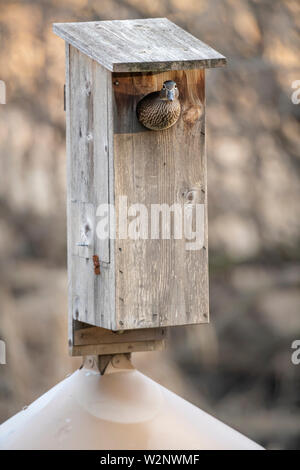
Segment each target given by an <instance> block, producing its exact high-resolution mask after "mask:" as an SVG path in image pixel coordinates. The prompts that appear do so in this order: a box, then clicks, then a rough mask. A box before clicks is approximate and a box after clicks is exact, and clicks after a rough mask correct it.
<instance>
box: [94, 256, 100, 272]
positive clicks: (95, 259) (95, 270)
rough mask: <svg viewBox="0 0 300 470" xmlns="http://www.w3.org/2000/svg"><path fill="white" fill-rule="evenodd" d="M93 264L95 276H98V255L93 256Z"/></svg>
mask: <svg viewBox="0 0 300 470" xmlns="http://www.w3.org/2000/svg"><path fill="white" fill-rule="evenodd" d="M93 263H94V272H95V274H97V275H99V274H100V261H99V256H98V255H94V256H93Z"/></svg>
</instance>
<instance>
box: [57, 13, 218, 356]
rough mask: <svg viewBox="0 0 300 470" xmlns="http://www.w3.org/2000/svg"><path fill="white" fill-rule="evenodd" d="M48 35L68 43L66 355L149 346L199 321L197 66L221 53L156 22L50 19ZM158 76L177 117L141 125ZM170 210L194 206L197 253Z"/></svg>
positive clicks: (201, 108) (203, 281) (203, 263)
mask: <svg viewBox="0 0 300 470" xmlns="http://www.w3.org/2000/svg"><path fill="white" fill-rule="evenodd" d="M54 32H55V33H56V34H57V35H58V36H60V37H61V38H63V39H64V40H65V41H66V87H65V100H66V101H65V103H66V119H67V162H68V163H67V177H68V202H67V213H68V273H69V318H70V322H69V325H70V337H69V346H70V351H71V354H73V355H89V354H97V355H108V354H116V353H126V352H132V351H144V350H154V349H158V348H160V347H161V346H162V343H163V339H164V335H165V328H166V327H171V326H178V325H187V324H199V323H206V322H208V315H209V304H208V250H207V210H206V207H207V185H206V155H205V86H204V83H205V69H206V68H210V67H218V66H222V65H224V64H225V58H224V57H223V56H222V55H220V54H219V53H218V52H216V51H214V50H213V49H211V48H210V47H209V46H207V45H206V44H204V43H203V42H201V41H199V40H198V39H196V38H194V37H193V36H191V35H190V34H188V33H187V32H185V31H184V30H182V29H181V28H179V27H178V26H176V25H175V24H174V23H172V22H170V21H169V20H167V19H165V18H162V19H161V18H156V19H144V20H126V21H100V22H99V21H97V22H85V23H60V24H54ZM168 80H173V81H174V82H176V84H177V87H178V90H179V101H180V105H181V113H180V117H179V119H178V121H177V122H176V124H175V125H173V126H172V127H170V128H169V129H166V130H160V131H153V130H148V129H146V128H145V127H143V126H142V125H141V124H140V122H139V121H138V119H137V115H136V106H137V103H138V102H139V101H140V100H141V98H143V97H144V96H145V95H147V94H149V93H151V92H155V91H158V90H161V89H162V86H163V83H164V82H165V81H168ZM174 204H176V205H177V208H178V207H179V206H180V207H182V208H183V211H184V210H185V209H187V213H188V214H193V212H195V211H196V209H197V207H202V209H203V216H204V229H203V240H202V243H200V245H201V246H199V247H198V248H196V249H194V248H193V249H187V244H188V243H192V239H191V237H190V238H189V237H188V236H187V235H186V234H185V233H184V234H183V236H182V237H181V238H180V237H178V236H175V234H176V233H177V232H176V229H172V228H171V229H170V230H169V232H168V229H166V224H167V219H168V216H169V219H175V216H174V214H175V211H174V210H173V209H174V206H173V205H174ZM159 207H160V208H159ZM105 208H107V210H105ZM112 208H113V209H112ZM153 208H154V210H153ZM166 208H167V210H166V212H164V210H165V209H166ZM170 208H171V209H170ZM168 210H169V213H168ZM145 211H146V213H148V215H149V220H148V219H147V220H148V224H145V223H144V225H143V227H141V216H145ZM152 211H153V213H152ZM157 211H158V212H157ZM199 213H201V211H200V212H199ZM157 214H158V217H159V227H158V231H157V230H156V229H155V228H154V229H153V227H152V215H153V216H154V215H157ZM105 217H106V219H107V224H106V230H107V231H108V236H107V237H103V236H102V235H101V233H102V232H101V230H103V229H104V222H105ZM126 217H127V218H126ZM189 217H191V215H190V216H186V217H185V216H184V217H183V219H189ZM121 219H122V220H121ZM150 219H151V220H150ZM143 220H144V219H143ZM183 225H184V224H183ZM120 227H121V228H120ZM121 232H122V233H121ZM99 233H100V235H99ZM134 233H135V234H136V235H135V236H133V234H134Z"/></svg>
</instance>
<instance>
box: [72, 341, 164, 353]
mask: <svg viewBox="0 0 300 470" xmlns="http://www.w3.org/2000/svg"><path fill="white" fill-rule="evenodd" d="M164 348H165V342H164V341H137V342H128V343H112V344H92V345H85V346H73V347H71V348H70V349H69V351H70V355H71V356H92V355H99V356H100V355H101V356H102V355H107V354H123V353H131V352H142V351H162V350H163V349H164Z"/></svg>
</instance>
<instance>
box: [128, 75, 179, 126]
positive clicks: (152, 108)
mask: <svg viewBox="0 0 300 470" xmlns="http://www.w3.org/2000/svg"><path fill="white" fill-rule="evenodd" d="M178 97H179V91H178V88H177V85H176V83H175V82H174V81H173V80H167V81H166V82H164V84H163V87H162V89H161V90H160V91H155V92H153V93H149V95H146V96H144V98H142V99H141V100H140V101H139V102H138V104H137V107H136V114H137V118H138V120H139V122H140V123H141V124H143V126H145V127H147V129H151V130H153V131H160V130H162V129H168V128H169V127H171V126H173V125H174V124H175V123H176V122H177V120H178V118H179V115H180V109H181V108H180V102H179V99H178Z"/></svg>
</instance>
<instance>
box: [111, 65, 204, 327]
mask: <svg viewBox="0 0 300 470" xmlns="http://www.w3.org/2000/svg"><path fill="white" fill-rule="evenodd" d="M170 79H172V80H175V81H176V83H177V86H178V89H179V92H180V101H181V106H182V114H181V117H180V118H179V121H178V122H177V123H176V125H174V126H173V127H171V128H170V129H168V130H164V131H159V132H157V131H155V132H151V131H148V130H146V129H145V128H143V127H142V126H141V125H140V124H139V122H138V121H137V119H136V116H135V109H136V104H137V102H138V100H139V99H140V98H141V97H142V96H143V95H145V94H147V93H149V92H151V91H153V90H158V89H160V88H161V86H162V83H163V82H164V81H165V80H170ZM113 83H114V96H115V112H114V118H115V119H114V124H115V136H114V162H115V195H116V213H117V215H118V213H119V199H118V198H117V195H123V196H126V197H127V204H128V207H129V206H130V205H132V204H136V203H139V204H144V205H145V206H146V207H147V209H148V214H150V213H151V205H153V204H163V203H165V204H168V206H169V207H170V206H172V205H173V204H174V203H177V204H180V205H181V207H182V208H183V207H184V205H187V204H188V205H189V208H190V209H191V210H194V209H195V204H196V203H200V204H204V205H205V234H204V248H202V249H200V250H195V251H188V250H187V249H186V243H187V240H186V239H185V238H184V237H183V238H182V239H178V240H176V239H174V237H171V239H162V236H161V234H160V239H152V240H151V239H145V240H143V239H138V240H132V239H130V238H129V237H128V238H127V239H118V238H119V234H118V233H117V239H116V250H115V253H116V260H115V263H116V323H117V327H118V329H135V328H150V327H158V326H172V325H184V324H193V323H202V322H207V321H208V309H209V307H208V258H207V204H206V202H207V199H206V192H207V187H206V156H205V149H204V142H205V131H204V129H205V122H204V117H205V112H204V106H205V101H204V71H203V70H189V71H176V72H165V73H157V74H113ZM118 225H119V223H118V220H117V228H118ZM148 236H149V228H148Z"/></svg>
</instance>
